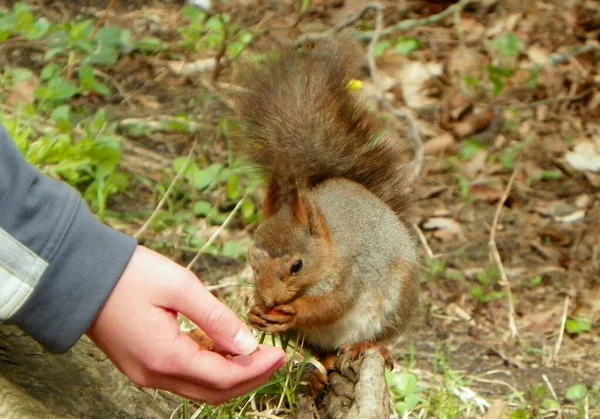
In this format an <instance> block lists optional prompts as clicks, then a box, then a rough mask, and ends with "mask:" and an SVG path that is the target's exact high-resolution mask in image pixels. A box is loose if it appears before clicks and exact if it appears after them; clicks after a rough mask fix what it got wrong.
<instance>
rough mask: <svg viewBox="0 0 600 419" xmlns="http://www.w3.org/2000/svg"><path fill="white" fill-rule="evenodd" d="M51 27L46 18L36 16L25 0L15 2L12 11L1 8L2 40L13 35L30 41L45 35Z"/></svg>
mask: <svg viewBox="0 0 600 419" xmlns="http://www.w3.org/2000/svg"><path fill="white" fill-rule="evenodd" d="M49 29H50V22H49V21H48V19H46V18H43V17H42V18H38V17H37V16H35V15H34V14H33V12H32V10H31V6H29V5H28V4H27V3H25V2H19V3H15V4H14V6H13V8H12V11H10V12H4V11H2V10H0V42H3V41H6V40H7V39H8V38H10V37H12V36H23V37H25V39H27V40H29V41H35V40H37V39H40V38H42V37H44V36H45V35H46V34H47V33H48V30H49Z"/></svg>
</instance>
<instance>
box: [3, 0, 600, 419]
mask: <svg viewBox="0 0 600 419" xmlns="http://www.w3.org/2000/svg"><path fill="white" fill-rule="evenodd" d="M9 3H10V2H9ZM33 3H37V4H39V5H40V6H43V7H41V8H40V11H42V12H43V13H44V14H45V15H46V16H48V17H49V18H50V19H53V20H61V19H65V16H67V15H71V16H73V15H74V14H76V13H77V11H79V12H81V11H83V12H84V13H89V14H92V15H95V16H100V15H101V14H102V12H103V11H104V9H105V7H106V6H107V5H108V3H109V2H108V1H106V0H105V1H90V0H82V1H73V2H62V1H39V2H33ZM182 3H183V2H181V1H158V0H156V1H134V2H129V3H127V4H126V2H119V4H117V5H116V6H114V9H113V10H112V12H111V13H110V14H109V17H108V22H110V23H111V24H115V25H128V26H130V27H133V28H135V30H136V31H139V32H147V33H151V34H152V35H153V36H157V37H160V38H161V39H165V40H169V39H172V38H173V37H174V36H175V35H174V34H175V33H176V30H177V27H178V25H179V22H180V19H181V17H180V15H179V10H180V8H181V5H182ZM292 3H293V4H292ZM297 3H298V2H291V1H281V2H278V1H269V0H243V1H231V2H225V3H223V5H222V6H221V5H220V6H219V7H223V8H224V10H225V11H227V12H228V13H230V14H231V16H232V20H233V21H235V22H237V23H238V24H239V25H242V26H244V27H248V28H254V29H257V30H261V31H264V33H265V35H264V39H261V40H260V41H258V42H257V43H256V45H254V46H252V48H256V49H260V48H264V47H265V45H271V44H272V41H270V40H269V36H272V37H287V38H289V39H296V38H297V37H298V36H300V35H301V34H303V33H307V32H322V31H324V30H327V29H328V28H331V27H333V26H334V25H335V24H337V23H339V22H342V21H344V20H346V19H347V18H348V16H351V15H353V14H355V13H356V12H358V11H360V10H361V9H362V8H363V7H364V5H365V4H367V2H366V1H361V0H357V1H343V0H315V1H314V2H313V3H314V4H313V6H312V8H311V9H310V12H309V13H307V14H306V15H305V16H304V17H303V19H302V20H301V21H300V23H299V24H298V25H297V26H296V27H291V26H292V25H293V23H294V22H295V20H296V19H297V16H298V13H297V10H298V8H297ZM380 3H381V4H382V5H384V16H385V18H384V25H385V26H386V27H389V26H392V25H394V24H396V23H398V22H401V21H406V20H407V19H419V18H424V17H427V16H431V15H433V14H435V13H439V12H440V11H443V10H444V9H445V8H447V7H448V6H449V5H451V4H453V3H455V2H453V1H443V0H436V1H433V0H429V1H416V0H415V1H398V2H396V1H381V2H380ZM147 15H153V16H156V17H157V18H156V19H155V21H154V22H152V21H151V20H148V19H144V18H143V16H147ZM373 16H374V15H373V14H368V15H367V17H366V18H365V22H367V23H365V27H364V28H361V29H363V30H365V32H367V31H368V30H371V29H372V22H373ZM356 27H358V25H357V26H356ZM506 33H511V34H516V35H517V37H518V39H519V40H520V43H521V46H520V51H519V52H518V53H517V54H516V56H512V57H508V58H506V57H504V58H502V57H500V58H498V55H497V54H496V53H495V52H494V51H495V50H494V48H495V46H494V45H495V44H494V43H493V42H492V40H493V39H494V38H496V37H499V36H501V35H503V34H506ZM395 36H396V37H398V36H406V37H408V36H410V37H414V38H416V39H418V40H419V42H420V44H421V45H420V49H418V50H417V51H415V52H412V53H411V54H410V55H408V56H404V55H400V54H397V53H394V52H393V48H391V49H388V50H387V51H386V52H384V53H383V54H382V55H381V56H380V57H378V59H377V67H378V71H379V74H380V79H383V80H384V81H385V82H387V81H390V80H391V81H392V82H393V83H390V85H391V86H392V87H390V88H389V89H387V91H386V98H388V100H390V101H391V102H392V103H393V104H394V106H396V107H398V108H406V107H407V106H408V107H409V108H410V110H411V113H412V115H413V116H414V118H415V119H416V120H417V122H418V125H419V129H420V132H421V136H422V138H423V141H424V143H425V160H424V167H423V171H422V173H421V176H420V177H419V179H418V181H417V184H416V185H415V190H416V196H417V202H416V211H415V213H416V215H417V218H418V225H419V227H420V230H421V231H422V232H423V237H422V240H421V244H423V246H421V247H422V250H421V252H422V255H423V281H422V297H421V302H422V304H421V312H420V313H419V315H418V316H417V318H416V320H415V323H414V325H413V327H412V328H411V330H410V332H409V333H408V334H407V336H406V338H405V340H404V342H403V343H402V344H400V345H399V346H398V347H397V348H396V353H397V357H398V361H399V362H398V363H399V365H408V364H410V365H411V368H412V369H413V370H414V371H418V374H421V375H423V376H427V375H428V374H429V375H431V376H432V377H433V376H434V375H435V374H436V371H438V372H439V368H440V362H441V361H440V359H443V362H444V363H446V364H447V366H449V368H450V369H451V370H452V371H454V372H456V373H457V374H459V375H460V376H462V377H463V380H464V381H465V382H466V383H468V386H469V388H471V389H473V390H475V391H477V392H478V394H480V395H481V396H483V397H485V398H486V399H487V400H491V401H493V400H495V399H502V400H507V399H509V398H510V396H511V395H514V394H516V393H519V392H523V394H524V396H523V397H524V398H525V399H526V400H529V401H530V403H532V404H535V401H534V399H535V395H534V388H535V387H536V386H540V385H542V386H549V387H552V389H553V391H554V392H556V394H558V395H559V398H560V399H561V400H564V399H563V398H564V394H565V392H566V390H567V389H568V388H569V387H571V386H572V385H574V384H581V383H584V384H586V385H587V386H588V387H589V388H592V387H593V386H594V385H598V384H599V379H598V377H600V328H599V327H598V318H599V316H598V315H597V312H598V309H600V261H599V257H600V255H599V248H600V240H599V237H600V173H598V171H596V172H594V171H586V170H582V169H581V167H580V166H577V164H575V165H574V164H572V161H573V160H572V159H571V157H572V156H573V155H574V154H577V152H576V151H577V145H578V144H584V143H585V144H592V146H591V148H588V149H586V150H588V151H585V152H583V154H585V155H587V156H588V157H589V158H590V159H592V158H593V155H594V153H596V157H595V158H596V159H600V88H599V85H600V67H599V65H598V62H600V50H599V49H598V45H599V44H598V41H599V40H600V5H599V4H598V2H596V1H591V0H590V1H575V0H573V1H558V0H553V1H543V2H542V1H515V0H506V1H502V0H499V1H494V0H489V1H480V2H475V3H474V4H473V5H472V6H470V7H467V8H466V9H465V10H463V11H462V13H461V15H460V23H459V26H458V28H457V26H456V22H455V21H453V19H452V17H450V18H449V19H445V20H443V21H442V22H438V23H434V24H430V25H423V26H419V27H416V28H414V29H411V30H410V31H408V32H398V33H397V35H395ZM386 39H388V40H390V39H394V36H391V37H387V38H386ZM583 45H595V46H596V47H595V49H594V48H590V50H588V51H584V52H582V53H578V52H577V49H578V48H581V46H583ZM22 46H23V45H18V48H17V45H15V46H14V48H12V47H11V46H10V45H7V46H5V47H4V48H3V49H2V56H3V59H4V60H6V62H7V63H10V64H12V65H27V66H31V67H34V68H35V67H37V68H41V66H42V61H41V54H42V53H41V52H39V51H37V50H36V48H35V45H33V46H30V49H29V50H24V49H23V48H21V47H22ZM26 47H27V46H26ZM509 48H510V46H509ZM365 50H366V46H365ZM579 52H581V51H579ZM211 56H214V51H207V52H206V53H192V52H180V53H178V54H177V55H176V56H166V55H165V56H163V55H161V54H158V55H156V56H152V57H142V56H130V57H125V58H124V59H122V60H120V61H119V63H118V64H117V65H116V66H114V67H112V68H110V70H109V74H110V77H111V78H112V80H113V81H114V84H115V85H118V86H119V91H120V92H121V93H120V94H119V95H115V97H114V98H111V100H110V102H108V103H106V102H90V103H89V105H90V106H92V107H94V106H96V107H100V106H103V107H105V108H106V109H108V110H109V112H110V113H111V114H112V115H115V116H118V117H119V118H125V117H136V118H141V117H152V116H155V115H162V114H165V113H169V114H177V113H185V114H188V115H190V114H193V115H196V116H197V118H198V120H199V121H201V122H202V128H201V129H200V131H199V132H198V133H196V135H195V136H186V135H181V134H156V135H153V136H151V137H142V138H137V139H131V140H129V143H128V144H126V145H125V150H126V154H127V153H129V155H128V156H127V155H126V156H125V157H124V163H123V165H124V167H125V168H126V170H128V171H130V172H131V173H133V174H134V175H139V176H144V177H146V178H148V179H151V180H161V179H162V178H163V176H164V171H165V170H166V169H168V168H170V165H171V163H170V162H171V161H172V159H174V158H176V157H179V156H182V155H185V153H186V152H187V150H188V149H189V146H190V144H191V142H192V140H193V139H194V138H204V139H212V140H210V141H206V140H205V143H204V144H202V146H201V147H202V153H203V154H204V155H205V156H206V158H207V159H208V160H209V161H212V162H215V161H226V158H227V156H226V153H227V151H226V144H225V143H224V140H223V138H220V137H219V136H218V135H215V127H216V126H217V125H218V121H219V119H220V118H221V117H222V116H223V115H227V114H228V113H229V112H230V110H229V109H228V107H227V103H226V100H223V97H224V96H225V95H224V94H222V92H223V89H226V87H227V84H228V83H229V82H230V81H231V69H230V68H229V67H225V68H224V69H223V70H222V71H221V73H220V75H219V81H218V82H216V83H213V82H212V81H211V80H210V78H211V74H206V73H204V74H199V75H198V74H196V75H193V76H187V77H186V76H181V75H178V74H174V73H173V72H172V71H169V70H168V69H167V68H168V67H167V62H168V61H169V60H181V61H187V62H191V61H194V60H197V59H201V58H207V57H211ZM502 60H507V61H509V64H510V65H512V66H513V67H514V68H515V71H514V74H512V75H511V76H510V77H506V78H505V79H503V81H502V83H503V84H504V86H503V87H504V88H503V91H502V92H501V93H500V94H499V95H497V96H494V95H493V94H490V93H489V90H488V91H483V92H482V91H481V90H478V89H477V88H476V87H474V86H475V83H473V82H471V83H470V84H469V83H468V82H467V83H465V80H471V81H472V80H483V81H484V82H486V83H488V84H489V82H490V73H489V72H488V71H487V69H488V68H489V67H488V66H491V65H500V64H499V62H502V63H504V64H506V62H503V61H502ZM511 60H512V61H511ZM509 64H506V65H509ZM534 64H537V67H535V65H534ZM535 69H537V70H535ZM428 72H429V75H428V74H427V73H428ZM432 75H433V76H432ZM434 76H435V77H434ZM534 78H535V80H533V79H534ZM492 82H493V80H492ZM363 88H364V91H365V93H366V94H367V95H369V94H370V93H372V92H373V90H372V89H373V85H372V84H371V83H370V82H369V81H368V78H367V77H365V78H364V80H363ZM198 92H201V96H202V97H203V100H202V101H201V102H200V103H199V102H198V101H197V97H198ZM125 99H126V100H125ZM82 100H83V99H82ZM85 100H89V98H87V99H85ZM382 114H383V112H382ZM386 124H387V127H388V128H389V129H390V131H391V132H393V133H394V134H395V135H397V136H398V137H399V138H401V139H403V140H406V150H407V153H406V156H407V161H408V159H410V158H411V156H412V152H411V149H412V143H411V141H410V135H411V134H410V130H409V128H408V126H407V125H406V124H405V122H404V121H403V120H398V119H394V118H387V119H386ZM594 147H595V148H594ZM590 150H595V151H590ZM570 153H571V154H570ZM580 154H581V153H580ZM511 176H514V180H513V182H512V184H511V185H510V186H511V188H510V191H508V194H507V195H506V196H503V195H505V194H506V190H507V186H508V185H509V183H510V182H511ZM504 200H505V202H504V205H502V206H501V208H500V209H501V210H500V212H499V215H498V220H497V223H496V224H494V223H493V221H494V217H495V214H496V212H497V210H498V206H499V204H502V202H503V201H504ZM156 202H157V196H156V192H155V191H154V190H153V189H152V188H149V187H148V186H147V185H146V184H144V183H141V182H137V183H135V182H134V188H133V189H132V190H131V191H128V192H125V193H124V194H121V195H120V196H119V197H118V198H117V199H115V200H114V201H113V202H111V210H113V211H115V212H118V211H120V210H123V211H127V210H131V209H132V208H135V209H140V207H141V208H142V209H145V210H151V209H152V208H153V207H154V206H155V205H156ZM109 221H110V220H109ZM138 221H140V220H134V221H133V222H132V223H131V224H127V225H122V224H120V225H119V227H120V228H121V229H123V230H125V231H128V232H134V231H135V230H136V229H137V228H138V227H139V224H140V223H138ZM234 225H235V224H234ZM492 232H493V233H494V235H495V237H494V242H495V245H496V247H497V250H498V254H499V256H500V258H501V261H502V266H503V267H502V269H498V268H497V267H496V261H495V260H494V259H493V252H492V251H491V250H490V245H489V242H490V238H491V237H492V236H491V235H492ZM250 233H251V231H247V229H244V230H240V231H231V232H230V233H229V235H228V236H225V237H232V236H236V237H239V236H242V237H246V236H247V235H249V234H250ZM164 237H165V233H164V232H163V233H162V235H157V236H156V237H153V236H149V237H148V238H147V239H146V240H147V241H148V242H152V241H153V242H154V243H155V244H156V243H160V242H161V240H162V239H164ZM224 239H225V238H224ZM164 252H165V253H168V254H170V255H171V256H174V257H176V258H178V259H179V260H180V261H182V262H186V261H189V260H190V259H191V257H192V256H193V253H190V252H187V251H185V250H181V249H164ZM198 266H199V268H198V273H199V274H201V275H202V277H203V278H204V279H205V281H206V282H207V283H212V284H217V283H219V282H220V281H222V280H223V279H222V278H224V277H227V276H229V275H233V274H235V273H237V272H239V271H240V270H241V269H242V268H243V263H241V262H239V261H235V260H233V259H229V258H227V257H224V256H223V257H208V256H207V257H205V258H204V259H203V263H200V264H198ZM502 275H506V278H507V280H508V284H509V285H510V294H509V292H508V290H507V287H506V286H505V285H504V283H503V281H502ZM236 292H237V291H235V290H234V291H232V290H228V291H226V293H225V294H222V296H223V297H224V298H226V299H228V300H231V299H233V297H232V293H233V296H235V293H236ZM240 292H244V293H247V290H242V291H240ZM244 295H245V294H244ZM510 296H511V297H510ZM511 303H512V304H513V305H514V312H513V313H512V314H511V310H510V305H511ZM238 308H239V309H240V310H241V309H243V303H241V306H240V307H238ZM582 317H583V318H585V319H587V321H588V322H589V323H590V324H591V329H590V330H589V331H585V332H583V333H569V332H565V333H562V331H561V330H562V326H561V325H562V324H563V322H564V321H565V320H569V319H577V318H582ZM511 318H512V319H513V320H514V324H515V325H516V332H518V333H517V334H516V336H515V335H514V333H511V331H510V326H509V325H510V320H511ZM411 346H412V348H411ZM433 381H435V380H433ZM597 409H598V408H597V407H596V411H595V412H596V415H598V416H600V413H599V412H598V410H597ZM592 412H593V410H592ZM598 416H596V417H598ZM589 417H593V415H592V416H589Z"/></svg>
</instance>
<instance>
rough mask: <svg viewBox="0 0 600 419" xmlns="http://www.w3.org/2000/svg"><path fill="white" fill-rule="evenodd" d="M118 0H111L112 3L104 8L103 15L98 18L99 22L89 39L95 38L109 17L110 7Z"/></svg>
mask: <svg viewBox="0 0 600 419" xmlns="http://www.w3.org/2000/svg"><path fill="white" fill-rule="evenodd" d="M117 1H118V0H110V3H108V6H106V9H104V12H103V13H102V16H100V19H98V22H96V25H95V26H94V29H93V30H92V32H91V33H90V36H88V39H93V38H94V36H96V33H97V32H98V31H99V30H100V28H101V27H102V26H104V22H106V19H107V18H108V12H110V9H112V8H113V6H114V5H115V4H116V3H117Z"/></svg>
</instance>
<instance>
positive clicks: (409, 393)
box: [385, 370, 426, 415]
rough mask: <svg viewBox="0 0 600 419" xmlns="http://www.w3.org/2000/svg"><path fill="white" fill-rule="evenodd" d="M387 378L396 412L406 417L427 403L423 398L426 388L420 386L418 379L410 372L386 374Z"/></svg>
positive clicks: (387, 372)
mask: <svg viewBox="0 0 600 419" xmlns="http://www.w3.org/2000/svg"><path fill="white" fill-rule="evenodd" d="M385 378H386V381H387V383H388V387H389V389H390V392H391V393H392V396H393V399H394V401H393V402H394V410H395V411H396V412H397V413H398V414H400V415H405V414H408V413H410V412H411V411H413V410H415V409H416V408H417V407H419V406H420V405H424V404H425V403H426V401H425V399H424V398H423V397H422V394H423V392H424V391H425V388H424V387H421V386H419V383H418V378H417V376H416V375H415V374H413V373H410V372H408V371H403V372H401V373H394V372H391V371H387V370H386V372H385Z"/></svg>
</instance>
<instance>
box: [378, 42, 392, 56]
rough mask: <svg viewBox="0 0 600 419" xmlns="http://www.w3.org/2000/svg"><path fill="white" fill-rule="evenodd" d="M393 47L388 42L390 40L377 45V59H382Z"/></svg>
mask: <svg viewBox="0 0 600 419" xmlns="http://www.w3.org/2000/svg"><path fill="white" fill-rule="evenodd" d="M391 46H392V43H391V41H388V40H384V41H379V42H378V43H377V44H376V45H375V57H381V56H382V55H383V54H384V53H385V52H386V51H387V50H388V49H389V48H390V47H391Z"/></svg>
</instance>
